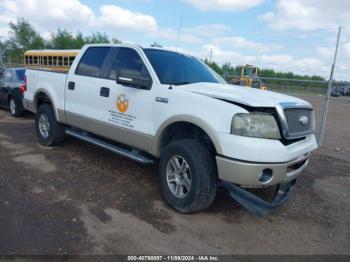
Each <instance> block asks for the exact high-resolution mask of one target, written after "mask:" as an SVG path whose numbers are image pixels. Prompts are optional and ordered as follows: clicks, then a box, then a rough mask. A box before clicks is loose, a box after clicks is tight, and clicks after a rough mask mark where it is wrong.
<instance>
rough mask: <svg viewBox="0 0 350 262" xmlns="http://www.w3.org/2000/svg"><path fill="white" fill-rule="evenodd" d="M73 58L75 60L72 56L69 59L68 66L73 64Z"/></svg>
mask: <svg viewBox="0 0 350 262" xmlns="http://www.w3.org/2000/svg"><path fill="white" fill-rule="evenodd" d="M74 58H75V57H74V56H70V57H69V66H71V65H72V64H73V61H74Z"/></svg>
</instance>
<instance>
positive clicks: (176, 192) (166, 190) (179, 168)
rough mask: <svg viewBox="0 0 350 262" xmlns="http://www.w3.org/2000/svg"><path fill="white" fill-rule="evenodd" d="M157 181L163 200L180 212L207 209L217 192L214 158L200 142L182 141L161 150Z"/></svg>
mask: <svg viewBox="0 0 350 262" xmlns="http://www.w3.org/2000/svg"><path fill="white" fill-rule="evenodd" d="M159 168H160V172H159V173H160V174H159V175H160V182H161V190H162V194H163V197H164V199H165V200H166V201H167V202H168V203H169V205H170V206H172V207H173V208H174V209H176V210H177V211H179V212H182V213H193V212H196V211H200V210H203V209H206V208H208V207H209V206H210V205H211V204H212V202H213V201H214V198H215V195H216V189H217V172H216V165H215V158H214V156H213V155H212V154H211V153H210V151H209V149H208V148H207V147H206V146H205V145H203V144H202V143H201V142H199V141H196V140H192V139H183V140H178V141H174V142H172V143H170V144H169V145H167V146H166V147H165V148H164V149H163V150H162V155H161V158H160V164H159Z"/></svg>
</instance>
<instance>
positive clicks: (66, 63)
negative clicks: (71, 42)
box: [63, 56, 69, 66]
mask: <svg viewBox="0 0 350 262" xmlns="http://www.w3.org/2000/svg"><path fill="white" fill-rule="evenodd" d="M63 61H64V63H63V65H64V66H68V65H69V63H68V57H66V56H65V57H64V60H63Z"/></svg>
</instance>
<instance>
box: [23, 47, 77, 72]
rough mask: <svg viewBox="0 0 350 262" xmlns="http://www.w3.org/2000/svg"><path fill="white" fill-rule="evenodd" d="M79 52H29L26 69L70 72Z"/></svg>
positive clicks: (27, 53)
mask: <svg viewBox="0 0 350 262" xmlns="http://www.w3.org/2000/svg"><path fill="white" fill-rule="evenodd" d="M78 52H79V50H75V49H74V50H28V51H26V52H25V53H24V61H23V62H24V67H26V68H34V69H44V70H52V71H61V72H68V71H69V68H70V66H71V65H72V63H73V61H74V58H75V57H76V56H77V54H78Z"/></svg>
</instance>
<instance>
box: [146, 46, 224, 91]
mask: <svg viewBox="0 0 350 262" xmlns="http://www.w3.org/2000/svg"><path fill="white" fill-rule="evenodd" d="M144 52H145V54H146V56H147V58H148V60H149V61H150V63H151V64H152V67H153V69H154V71H155V72H156V74H157V76H158V78H159V81H160V82H161V83H162V84H169V85H170V84H171V85H186V84H193V83H199V82H206V83H225V80H223V79H222V78H221V77H220V76H219V75H217V74H216V73H215V72H214V71H213V70H211V69H210V68H209V67H208V66H207V65H206V64H204V63H203V62H201V61H200V60H199V59H197V58H195V57H193V56H189V55H185V54H180V53H176V52H172V51H166V50H159V49H144Z"/></svg>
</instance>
